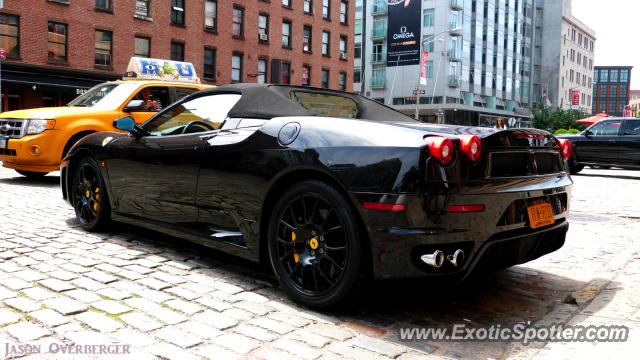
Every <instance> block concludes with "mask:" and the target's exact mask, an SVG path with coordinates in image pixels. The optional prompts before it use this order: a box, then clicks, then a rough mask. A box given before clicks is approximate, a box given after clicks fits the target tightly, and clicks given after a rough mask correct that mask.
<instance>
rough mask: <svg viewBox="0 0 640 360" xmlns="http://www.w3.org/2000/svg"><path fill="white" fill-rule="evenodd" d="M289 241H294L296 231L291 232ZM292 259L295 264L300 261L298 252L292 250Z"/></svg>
mask: <svg viewBox="0 0 640 360" xmlns="http://www.w3.org/2000/svg"><path fill="white" fill-rule="evenodd" d="M291 241H293V242H296V233H295V232H293V231H292V232H291ZM293 260H295V262H296V264H297V263H298V262H299V261H300V254H298V253H297V252H296V251H295V250H293Z"/></svg>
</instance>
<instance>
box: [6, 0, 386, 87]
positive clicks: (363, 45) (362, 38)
mask: <svg viewBox="0 0 640 360" xmlns="http://www.w3.org/2000/svg"><path fill="white" fill-rule="evenodd" d="M0 1H2V0H0ZM374 1H375V0H374ZM367 6H368V4H367V0H362V34H360V41H361V42H360V45H361V49H362V50H360V51H362V54H361V55H360V84H361V85H360V95H363V96H366V94H367V92H366V89H367V68H366V65H367V40H368V39H369V37H368V36H367Z"/></svg>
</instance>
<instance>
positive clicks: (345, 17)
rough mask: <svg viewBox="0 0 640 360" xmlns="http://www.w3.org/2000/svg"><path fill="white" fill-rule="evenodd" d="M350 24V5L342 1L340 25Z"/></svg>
mask: <svg viewBox="0 0 640 360" xmlns="http://www.w3.org/2000/svg"><path fill="white" fill-rule="evenodd" d="M348 22H349V3H348V2H346V1H340V24H347V23H348Z"/></svg>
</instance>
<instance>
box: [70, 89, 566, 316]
mask: <svg viewBox="0 0 640 360" xmlns="http://www.w3.org/2000/svg"><path fill="white" fill-rule="evenodd" d="M114 127H115V128H117V129H119V130H127V131H128V132H129V133H123V132H100V133H95V134H92V135H89V136H87V137H85V138H84V139H82V140H81V141H79V142H78V143H76V144H75V146H74V147H73V148H72V149H71V150H70V151H69V153H68V155H67V157H66V158H65V160H64V162H63V164H62V166H61V187H62V193H63V196H64V198H65V199H66V200H67V201H68V202H69V203H70V204H71V205H72V206H73V208H74V209H75V213H76V216H77V218H78V220H79V221H80V223H81V224H82V226H83V227H84V228H85V229H87V230H89V231H92V230H98V229H100V228H104V227H105V226H106V225H107V224H108V223H109V221H111V220H116V221H120V222H125V223H130V224H134V225H138V226H142V227H149V228H152V229H154V230H157V231H161V232H165V233H167V234H170V235H173V236H177V237H181V238H185V239H188V240H191V241H195V242H198V243H202V244H205V245H207V246H210V247H212V248H215V249H218V250H220V251H223V252H226V253H229V254H232V255H235V256H239V257H243V258H246V259H250V260H254V261H261V262H265V263H269V264H270V265H271V266H272V267H273V270H274V273H275V274H276V276H277V278H278V279H279V281H280V283H281V285H282V287H283V288H284V289H285V290H286V291H287V292H288V293H289V294H290V295H291V296H292V297H293V298H294V299H295V300H297V301H298V302H301V303H303V304H306V305H309V306H314V307H327V306H333V305H336V304H338V303H342V302H345V301H347V300H349V299H350V298H351V297H352V296H353V295H355V294H356V293H358V291H359V290H361V287H362V284H364V283H365V282H364V281H363V280H364V279H365V278H368V277H370V278H375V279H392V278H401V277H425V278H427V280H428V279H429V278H442V279H448V278H451V279H455V280H456V281H459V280H462V279H463V278H465V277H466V276H467V275H468V274H469V273H471V272H472V271H476V270H480V269H486V268H502V267H508V266H511V265H514V264H519V263H523V262H527V261H530V260H532V259H535V258H538V257H540V256H542V255H545V254H547V253H550V252H552V251H555V250H557V249H559V248H560V247H561V246H562V245H563V244H564V241H565V234H566V232H567V229H568V226H569V225H568V222H567V214H568V209H569V197H570V191H571V187H572V180H571V178H570V176H569V175H568V172H567V163H566V160H567V159H569V158H570V156H571V147H570V143H569V142H568V141H566V140H564V141H563V140H558V139H557V138H555V137H554V136H553V135H551V134H549V133H547V132H545V131H541V130H536V129H504V130H498V129H482V128H475V127H460V126H445V125H433V124H425V123H422V122H419V121H416V120H414V119H412V118H410V117H407V116H406V115H404V114H402V113H399V112H397V111H395V110H393V109H391V108H388V107H386V106H384V105H382V104H380V103H378V102H375V101H373V100H370V99H367V98H365V97H362V96H359V95H355V94H351V93H344V92H338V91H331V90H326V89H315V88H307V87H295V86H276V85H260V84H232V85H225V86H220V87H217V88H214V89H207V90H203V91H200V92H197V93H195V94H192V95H190V96H187V97H186V98H184V99H182V100H181V101H179V102H177V103H175V104H173V105H171V106H170V107H168V108H166V109H165V110H163V111H161V112H160V113H158V114H157V115H156V116H154V117H153V118H151V119H150V120H149V121H147V122H146V123H144V124H143V125H140V126H136V125H134V123H133V120H132V119H131V118H128V117H125V118H120V119H117V120H116V121H114Z"/></svg>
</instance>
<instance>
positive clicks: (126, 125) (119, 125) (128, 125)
mask: <svg viewBox="0 0 640 360" xmlns="http://www.w3.org/2000/svg"><path fill="white" fill-rule="evenodd" d="M134 101H137V100H134ZM113 127H114V128H116V129H118V130H123V131H129V132H131V131H133V130H134V129H135V128H136V122H135V121H133V118H132V117H131V116H125V117H121V118H119V119H116V120H114V121H113Z"/></svg>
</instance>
